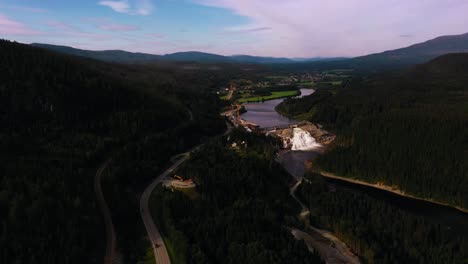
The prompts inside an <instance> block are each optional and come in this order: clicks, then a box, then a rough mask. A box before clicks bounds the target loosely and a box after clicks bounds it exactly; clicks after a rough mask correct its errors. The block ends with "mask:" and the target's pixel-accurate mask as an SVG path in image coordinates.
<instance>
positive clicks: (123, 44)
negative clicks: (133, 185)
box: [0, 0, 468, 57]
mask: <svg viewBox="0 0 468 264" xmlns="http://www.w3.org/2000/svg"><path fill="white" fill-rule="evenodd" d="M466 14H468V1H466V0H444V1H440V0H418V1H407V0H287V1H285V0H80V1H72V0H67V1H65V0H0V37H1V38H5V39H11V40H16V41H19V42H24V43H31V42H42V43H52V44H61V45H69V46H73V47H78V48H84V49H93V50H103V49H123V50H129V51H139V52H147V53H153V54H165V53H172V52H177V51H189V50H198V51H205V52H212V53H219V54H224V55H231V54H251V55H261V56H276V57H281V56H284V57H315V56H357V55H363V54H367V53H372V52H379V51H383V50H387V49H393V48H399V47H403V46H406V45H410V44H413V43H417V42H420V41H424V40H427V39H430V38H433V37H436V36H440V35H448V34H461V33H466V32H468V15H466Z"/></svg>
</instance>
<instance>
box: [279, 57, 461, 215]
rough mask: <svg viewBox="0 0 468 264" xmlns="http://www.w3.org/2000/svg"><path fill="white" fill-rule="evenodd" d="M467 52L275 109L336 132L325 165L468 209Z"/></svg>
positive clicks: (322, 161)
mask: <svg viewBox="0 0 468 264" xmlns="http://www.w3.org/2000/svg"><path fill="white" fill-rule="evenodd" d="M467 82H468V54H449V55H445V56H442V57H439V58H436V59H435V60H432V61H431V62H429V63H427V64H424V65H421V66H418V67H416V68H414V69H411V70H408V71H405V72H400V73H395V74H386V75H381V76H378V77H373V78H370V79H364V80H354V81H353V82H351V84H350V85H349V87H347V88H346V89H343V90H339V91H338V92H337V94H336V95H334V94H333V93H331V92H330V91H328V90H319V91H318V92H317V93H315V94H314V95H312V96H309V97H305V98H303V99H293V100H287V101H285V103H283V104H282V105H280V106H279V107H278V110H279V111H281V112H283V113H286V114H288V115H290V116H307V117H308V119H309V120H311V121H315V122H319V123H322V124H325V125H327V126H328V127H330V128H331V129H334V130H335V131H336V132H337V134H338V138H337V140H336V141H335V144H334V146H333V147H332V148H331V149H330V150H329V151H328V153H327V154H326V155H323V156H321V157H320V158H319V159H318V160H317V162H318V164H319V166H320V168H321V169H323V170H326V171H330V172H334V173H336V174H338V175H343V176H346V177H351V178H358V179H362V180H365V181H368V182H372V183H375V182H383V183H385V184H386V185H391V186H392V185H394V186H398V187H399V188H401V189H403V190H404V191H406V192H409V193H411V194H414V195H416V196H419V197H423V198H428V199H434V200H436V201H441V202H445V203H450V204H452V205H456V206H461V207H465V208H466V207H468V194H467V192H466V190H467V189H468V155H467V154H468V153H467V149H468V141H467V140H466V139H467V137H468V105H467V102H468V86H467V85H466V83H467Z"/></svg>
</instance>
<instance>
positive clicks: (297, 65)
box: [31, 33, 468, 70]
mask: <svg viewBox="0 0 468 264" xmlns="http://www.w3.org/2000/svg"><path fill="white" fill-rule="evenodd" d="M31 45H33V46H36V47H41V48H45V49H49V50H53V51H57V52H62V53H66V54H71V55H76V56H82V57H89V58H93V59H98V60H103V61H109V62H122V63H146V62H156V61H187V62H199V63H248V64H274V65H279V67H284V68H285V69H293V70H294V69H297V70H303V69H328V68H353V69H357V70H382V69H392V68H399V67H405V66H410V65H414V64H421V63H424V62H428V61H430V60H432V59H434V58H436V57H438V56H440V55H444V54H447V53H465V52H468V33H466V34H462V35H454V36H442V37H438V38H435V39H432V40H429V41H426V42H423V43H419V44H415V45H412V46H409V47H406V48H401V49H396V50H390V51H385V52H382V53H375V54H370V55H366V56H361V57H356V58H339V57H338V58H322V57H316V58H274V57H258V56H249V55H234V56H223V55H218V54H210V53H204V52H198V51H189V52H177V53H172V54H166V55H153V54H146V53H133V52H128V51H123V50H104V51H90V50H82V49H76V48H72V47H67V46H57V45H50V44H39V43H33V44H31Z"/></svg>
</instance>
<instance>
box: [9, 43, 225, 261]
mask: <svg viewBox="0 0 468 264" xmlns="http://www.w3.org/2000/svg"><path fill="white" fill-rule="evenodd" d="M0 71H1V74H0V127H1V128H2V129H1V130H0V156H1V159H2V162H0V175H1V177H0V223H1V227H0V245H1V247H0V263H102V257H103V253H104V247H105V236H104V234H105V233H104V227H103V224H102V221H101V216H100V213H99V211H98V209H97V205H96V201H95V194H94V189H93V178H94V175H95V174H96V170H97V167H98V166H99V164H100V163H102V162H104V161H105V160H106V159H108V158H109V157H112V155H113V154H114V153H116V152H118V153H119V155H120V156H126V157H129V158H127V159H124V160H120V161H122V164H125V165H126V168H127V171H126V174H125V175H120V176H118V177H117V176H115V177H113V178H112V179H108V180H107V181H108V183H109V181H110V183H112V184H113V185H112V190H113V191H115V192H116V193H117V195H119V196H118V197H119V198H120V199H121V201H125V202H127V203H126V204H125V203H111V205H112V206H114V205H117V206H121V207H122V208H120V209H121V210H122V211H126V212H127V214H126V215H124V216H122V217H121V218H120V221H122V222H124V223H125V224H126V225H131V226H132V227H133V228H132V229H131V231H132V233H131V234H130V235H128V236H127V237H126V238H128V241H137V239H139V238H138V237H130V236H131V235H133V236H137V235H139V233H138V232H139V231H138V230H142V228H143V227H142V226H139V224H140V223H139V222H138V221H139V215H138V209H137V208H138V203H137V202H135V204H133V203H132V202H133V201H134V200H136V199H137V197H138V191H139V189H138V187H141V186H143V185H144V184H145V183H147V182H149V181H150V179H151V178H152V177H153V176H154V175H157V173H158V172H159V171H160V170H162V169H163V166H165V165H164V162H167V160H168V159H169V157H170V155H172V153H176V152H178V151H181V150H182V149H186V148H188V147H190V146H191V145H193V144H196V143H198V142H199V141H200V138H201V137H202V136H207V135H209V134H210V133H219V131H222V130H223V129H224V122H223V121H222V119H220V118H219V115H218V107H219V100H218V99H217V97H216V96H215V95H213V94H212V93H211V92H210V91H209V90H207V89H210V87H211V86H212V85H214V83H215V82H216V80H217V79H216V76H214V74H213V73H211V72H209V73H208V74H209V76H211V78H210V79H208V78H206V80H200V79H198V78H199V77H197V76H198V75H200V76H205V73H204V72H201V71H200V72H194V73H190V74H188V73H181V72H177V71H175V70H173V69H160V68H157V67H150V68H145V67H141V66H125V65H114V64H106V63H103V62H98V61H94V60H89V59H80V58H76V57H71V56H67V55H62V54H56V53H54V52H51V51H47V50H43V49H40V48H35V47H31V46H28V45H23V44H18V43H12V42H8V41H0ZM203 87H206V88H205V90H203ZM189 111H191V112H192V114H193V116H194V121H192V122H191V121H190V118H189V116H190V115H189ZM145 147H146V148H145ZM130 158H135V159H137V160H138V161H141V162H143V163H144V164H145V166H146V167H145V169H141V170H139V171H137V168H139V166H138V165H135V163H132V162H128V161H129V159H130ZM114 170H115V169H114ZM105 186H108V185H105ZM105 186H104V187H105ZM106 199H108V200H111V201H115V200H114V196H112V195H111V196H109V195H108V196H107V197H106ZM125 206H127V207H125ZM112 209H113V213H114V212H115V210H114V209H115V207H113V208H112ZM117 228H119V226H117ZM119 235H120V237H121V235H122V234H119ZM132 239H133V240H132ZM119 244H120V242H119ZM134 244H136V243H134ZM144 250H145V249H144ZM125 253H126V252H125ZM138 254H139V252H136V253H134V254H133V255H138ZM142 255H144V253H143V254H142ZM124 260H126V261H127V257H126V255H124ZM129 262H131V263H135V262H134V261H133V260H130V261H129Z"/></svg>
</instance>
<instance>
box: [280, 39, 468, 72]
mask: <svg viewBox="0 0 468 264" xmlns="http://www.w3.org/2000/svg"><path fill="white" fill-rule="evenodd" d="M466 52H468V33H466V34H461V35H453V36H441V37H437V38H435V39H431V40H428V41H425V42H422V43H417V44H414V45H411V46H409V47H404V48H400V49H395V50H388V51H384V52H381V53H375V54H369V55H365V56H360V57H355V58H352V59H343V60H336V61H318V62H305V63H297V64H290V65H286V64H283V65H278V66H276V67H277V68H278V69H283V70H295V71H304V70H305V69H307V70H330V69H354V70H356V71H359V72H364V73H368V72H384V71H388V70H399V69H401V68H404V67H411V66H414V65H417V64H422V63H427V62H429V61H430V60H432V59H435V58H437V57H438V56H442V55H445V54H449V53H466Z"/></svg>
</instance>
